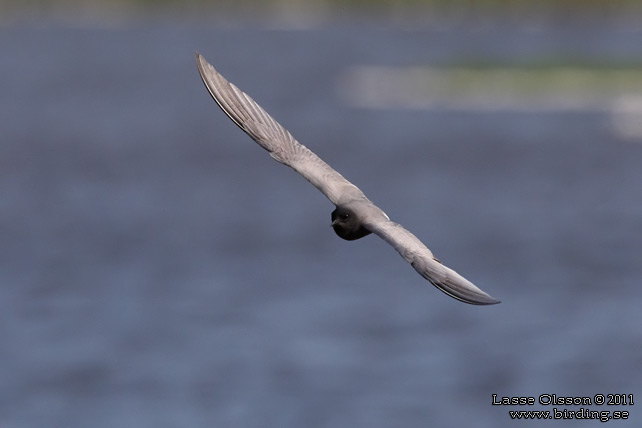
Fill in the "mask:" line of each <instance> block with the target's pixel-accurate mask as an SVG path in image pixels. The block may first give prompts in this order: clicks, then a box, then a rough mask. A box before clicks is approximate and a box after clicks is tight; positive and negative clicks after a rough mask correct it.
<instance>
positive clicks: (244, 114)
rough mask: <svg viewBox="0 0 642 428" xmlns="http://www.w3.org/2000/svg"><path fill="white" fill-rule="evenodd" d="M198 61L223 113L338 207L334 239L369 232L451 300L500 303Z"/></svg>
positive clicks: (204, 78) (334, 218) (245, 95)
mask: <svg viewBox="0 0 642 428" xmlns="http://www.w3.org/2000/svg"><path fill="white" fill-rule="evenodd" d="M196 62H197V64H198V70H199V72H200V74H201V78H202V79H203V83H205V86H206V88H207V90H208V91H209V92H210V94H211V95H212V97H213V98H214V101H216V103H217V104H218V105H219V107H220V108H221V109H222V110H223V112H224V113H225V114H226V115H227V116H228V117H229V118H230V119H232V121H234V123H236V124H237V125H238V126H239V128H241V129H242V130H243V131H245V133H246V134H248V135H249V136H250V137H252V139H253V140H254V141H256V142H257V143H258V144H259V145H260V146H261V147H263V148H264V149H265V150H267V151H268V152H269V153H270V156H272V157H273V158H274V159H276V160H277V161H279V162H281V163H282V164H284V165H287V166H289V167H291V168H292V169H294V170H295V171H296V172H298V173H299V174H301V175H302V176H303V177H304V178H305V179H306V180H308V181H309V182H310V183H312V184H313V185H314V186H315V187H316V188H317V189H319V190H320V191H321V192H322V193H323V194H324V195H326V196H327V197H328V199H330V201H331V202H332V203H333V204H334V205H336V207H337V209H335V210H334V211H333V212H332V227H333V228H334V231H335V232H336V233H337V235H339V236H340V237H341V238H343V239H347V240H353V239H359V238H361V237H363V236H366V235H368V234H370V233H371V232H372V233H374V234H376V235H378V236H380V237H381V238H383V239H384V240H385V241H386V242H388V243H389V244H390V245H392V246H393V247H394V248H395V249H396V250H397V251H398V252H399V254H401V256H402V257H403V258H404V259H405V260H406V261H407V262H408V263H410V264H411V265H412V267H413V268H415V270H416V271H417V272H419V274H420V275H421V276H423V277H424V278H426V279H427V280H428V281H430V282H431V283H432V284H433V285H435V286H436V287H437V288H439V289H440V290H441V291H443V292H444V293H446V294H448V295H449V296H451V297H454V298H455V299H458V300H461V301H462V302H466V303H470V304H475V305H491V304H494V303H499V300H496V299H494V298H493V297H491V296H489V295H488V294H486V293H485V292H483V291H482V290H480V289H479V288H477V287H476V286H475V285H474V284H473V283H471V282H470V281H468V280H467V279H465V278H464V277H462V276H461V275H459V274H458V273H457V272H455V271H454V270H452V269H450V268H448V267H446V266H444V265H443V264H442V263H441V262H440V261H439V260H438V259H437V258H436V257H435V256H434V255H433V254H432V252H431V251H430V250H429V249H428V248H427V247H426V246H425V245H424V244H423V243H422V242H421V241H420V240H419V239H418V238H417V237H416V236H415V235H413V234H412V233H410V232H409V231H407V230H406V229H404V228H403V226H401V225H399V224H397V223H395V222H393V221H391V220H390V218H389V217H388V216H387V215H386V213H384V212H383V211H382V210H381V209H380V208H379V207H377V206H376V205H374V204H373V203H372V202H370V200H369V199H368V198H366V196H365V195H364V194H363V192H362V191H361V190H360V189H359V188H358V187H357V186H355V185H354V184H352V183H350V182H349V181H348V180H346V179H345V178H344V177H343V176H342V175H341V174H339V173H338V172H337V171H335V170H334V169H332V168H331V167H330V166H329V165H328V164H327V163H325V162H324V161H323V160H321V158H319V157H318V156H317V155H315V154H314V153H312V151H311V150H310V149H308V148H307V147H305V146H304V145H303V144H300V143H299V142H298V141H296V140H295V139H294V137H292V134H290V133H289V132H288V131H287V130H286V129H285V128H284V127H283V126H281V125H280V124H279V123H278V122H277V121H276V120H274V119H273V118H272V116H270V115H269V114H268V113H267V112H266V111H265V110H263V109H262V108H261V107H260V106H259V105H258V104H257V103H256V102H255V101H254V100H253V99H252V98H250V97H249V96H248V95H247V94H246V93H244V92H243V91H241V90H240V89H239V88H237V87H236V86H235V85H233V84H232V83H230V82H228V81H227V80H226V79H225V78H224V77H223V76H221V75H220V74H219V73H218V72H217V71H216V70H215V69H214V67H212V65H210V64H209V63H208V62H207V61H206V60H205V59H204V58H203V57H202V56H201V55H199V54H198V53H197V54H196Z"/></svg>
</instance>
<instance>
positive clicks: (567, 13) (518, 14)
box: [0, 0, 642, 22]
mask: <svg viewBox="0 0 642 428" xmlns="http://www.w3.org/2000/svg"><path fill="white" fill-rule="evenodd" d="M207 12H224V13H226V14H228V15H229V16H240V17H246V16H247V17H252V16H260V15H261V14H262V13H265V12H276V13H277V14H278V13H282V14H286V15H289V16H291V17H296V16H306V15H307V16H309V15H315V16H317V17H319V16H322V17H324V18H328V19H332V17H336V16H343V15H345V14H357V15H359V16H375V17H384V18H385V17H392V18H395V19H412V20H414V21H419V22H421V21H422V20H423V19H431V20H433V21H434V20H435V19H439V18H443V19H446V20H453V19H455V20H471V19H472V20H475V19H492V18H498V19H510V20H533V19H534V20H545V21H546V20H559V19H569V20H573V19H586V18H597V19H604V18H613V17H615V18H620V19H624V20H627V21H631V20H634V21H642V1H640V0H611V1H609V0H537V1H534V0H392V1H391V0H266V1H262V0H216V1H207V0H113V1H104V0H2V1H0V21H1V20H7V19H11V18H12V17H16V16H18V17H21V16H22V17H24V16H36V17H47V16H49V15H57V14H61V13H72V14H75V15H83V16H102V15H105V14H106V15H107V16H111V17H118V16H129V15H134V16H135V15H136V14H137V13H141V14H142V13H144V14H149V13H159V14H163V13H182V14H184V15H199V14H202V13H207Z"/></svg>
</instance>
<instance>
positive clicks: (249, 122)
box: [196, 53, 365, 205]
mask: <svg viewBox="0 0 642 428" xmlns="http://www.w3.org/2000/svg"><path fill="white" fill-rule="evenodd" d="M196 62H197V64H198V71H199V72H200V74H201V78H202V79H203V83H205V86H206V87H207V90H208V91H209V92H210V94H211V95H212V98H214V101H216V103H217V104H218V105H219V107H221V109H222V110H223V112H224V113H225V114H226V115H228V116H229V118H230V119H232V121H233V122H234V123H236V124H237V125H238V127H239V128H241V129H242V130H243V131H245V133H246V134H247V135H249V136H250V137H252V139H253V140H254V141H256V142H257V143H259V145H260V146H261V147H263V148H264V149H265V150H267V151H268V152H270V156H272V157H273V158H274V159H276V160H277V161H279V162H281V163H282V164H284V165H287V166H289V167H291V168H293V169H294V170H295V171H297V172H298V173H299V174H301V175H302V176H303V177H305V179H306V180H308V181H309V182H310V183H312V184H313V185H314V186H315V187H316V188H317V189H319V190H320V191H321V192H323V194H324V195H326V196H327V197H328V199H330V201H332V203H334V204H335V205H340V204H342V203H344V202H346V201H350V200H355V199H365V196H364V195H363V193H362V192H361V190H359V188H358V187H357V186H355V185H354V184H352V183H350V182H349V181H348V180H346V179H345V178H343V176H342V175H341V174H339V173H338V172H337V171H335V170H334V169H332V168H331V167H330V165H328V164H327V163H325V162H324V161H323V160H321V158H319V157H318V156H317V155H315V154H314V153H313V152H312V151H311V150H310V149H308V148H307V147H305V146H304V145H303V144H301V143H299V142H298V141H297V140H295V139H294V137H293V136H292V134H290V133H289V132H288V130H287V129H285V128H284V127H283V126H281V125H280V124H279V123H278V122H277V121H276V120H274V119H273V118H272V116H270V115H269V114H268V113H267V112H266V111H265V110H263V109H262V108H261V106H259V105H258V104H257V103H256V102H255V101H254V100H253V99H252V98H250V96H249V95H247V94H246V93H245V92H243V91H241V90H240V89H239V88H237V87H236V86H235V85H234V84H232V83H230V82H228V81H227V80H226V79H225V78H224V77H223V76H221V74H220V73H219V72H218V71H216V70H215V69H214V67H212V65H211V64H209V63H208V62H207V61H206V60H205V58H203V57H202V56H201V55H199V54H198V53H196Z"/></svg>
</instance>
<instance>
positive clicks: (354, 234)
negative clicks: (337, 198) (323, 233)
mask: <svg viewBox="0 0 642 428" xmlns="http://www.w3.org/2000/svg"><path fill="white" fill-rule="evenodd" d="M332 228H333V229H334V231H335V232H336V234H337V235H339V237H341V238H343V239H346V240H348V241H353V240H355V239H359V238H362V237H364V236H366V235H369V234H370V231H369V230H368V229H366V228H365V227H363V226H361V221H360V220H359V217H357V215H356V214H355V213H354V212H353V211H352V210H350V209H348V208H345V207H337V209H336V210H334V211H332Z"/></svg>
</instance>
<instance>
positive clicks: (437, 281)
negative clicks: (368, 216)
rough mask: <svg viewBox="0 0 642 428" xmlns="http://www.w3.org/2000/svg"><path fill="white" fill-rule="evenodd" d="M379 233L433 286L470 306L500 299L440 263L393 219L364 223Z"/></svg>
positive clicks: (380, 219)
mask: <svg viewBox="0 0 642 428" xmlns="http://www.w3.org/2000/svg"><path fill="white" fill-rule="evenodd" d="M364 227H366V228H367V229H368V230H370V231H371V232H373V233H375V234H377V235H379V236H380V237H381V238H383V239H384V240H385V241H386V242H388V243H389V244H390V245H392V246H393V247H395V249H396V250H397V251H399V254H401V256H402V257H403V258H404V259H405V260H406V261H407V262H408V263H410V264H411V265H412V267H414V268H415V270H416V271H417V272H419V274H420V275H421V276H423V277H424V278H426V279H427V280H428V281H430V282H431V283H432V284H433V285H434V286H435V287H437V288H438V289H440V290H441V291H443V292H444V293H446V294H448V295H449V296H450V297H454V298H455V299H457V300H461V301H462V302H466V303H470V304H473V305H493V304H495V303H500V302H499V300H497V299H495V298H493V297H491V296H489V295H488V294H486V293H485V292H483V291H482V290H480V289H479V288H477V287H476V286H475V285H474V284H473V283H472V282H470V281H468V280H467V279H466V278H464V277H463V276H461V275H459V274H458V273H457V272H455V271H454V270H452V269H450V268H449V267H447V266H445V265H443V264H442V263H441V262H440V261H439V260H438V259H437V258H436V257H435V256H434V255H433V254H432V251H430V250H429V249H428V248H427V247H426V246H425V245H424V244H423V242H421V241H420V240H419V238H417V237H416V236H415V235H413V234H412V233H410V232H409V231H408V230H406V229H405V228H404V227H403V226H401V225H400V224H398V223H395V222H393V221H390V220H387V219H384V218H382V217H378V218H377V219H376V221H373V222H368V223H366V224H364Z"/></svg>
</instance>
